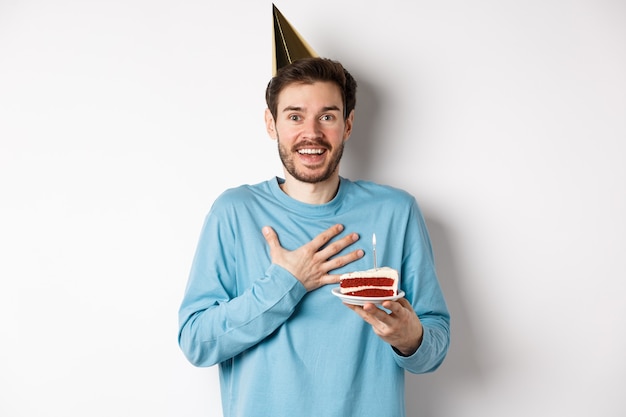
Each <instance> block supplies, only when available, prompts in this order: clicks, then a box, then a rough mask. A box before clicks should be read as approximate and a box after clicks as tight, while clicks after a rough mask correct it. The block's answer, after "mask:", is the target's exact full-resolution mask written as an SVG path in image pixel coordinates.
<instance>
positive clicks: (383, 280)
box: [339, 267, 398, 297]
mask: <svg viewBox="0 0 626 417" xmlns="http://www.w3.org/2000/svg"><path fill="white" fill-rule="evenodd" d="M339 278H340V279H341V281H340V283H339V291H340V292H341V294H345V295H355V296H358V297H390V296H394V295H397V294H398V271H396V270H395V269H392V268H389V267H382V268H376V269H368V270H367V271H356V272H350V273H348V274H343V275H341V277H339Z"/></svg>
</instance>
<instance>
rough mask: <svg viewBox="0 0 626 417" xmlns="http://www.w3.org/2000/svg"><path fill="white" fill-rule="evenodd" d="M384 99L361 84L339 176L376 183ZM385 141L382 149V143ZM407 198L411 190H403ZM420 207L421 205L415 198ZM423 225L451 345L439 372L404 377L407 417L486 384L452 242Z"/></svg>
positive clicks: (438, 412)
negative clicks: (447, 313) (443, 300)
mask: <svg viewBox="0 0 626 417" xmlns="http://www.w3.org/2000/svg"><path fill="white" fill-rule="evenodd" d="M386 101H388V100H387V98H386V97H384V96H383V94H382V93H381V92H380V91H376V90H375V88H374V87H373V86H372V85H371V84H369V83H368V82H367V81H366V80H363V79H359V89H358V92H357V108H356V112H355V123H354V130H353V132H352V136H351V138H350V140H349V141H348V143H347V145H346V148H347V151H346V152H345V154H344V158H343V159H342V164H341V169H342V175H343V176H345V177H347V178H350V179H353V180H356V179H369V180H373V181H380V179H378V178H375V177H374V178H373V177H372V176H375V175H377V172H379V171H377V170H376V169H374V168H373V165H372V163H373V162H374V161H373V158H374V156H375V155H378V154H379V152H378V147H379V146H381V147H382V146H388V142H387V141H388V139H389V138H387V137H386V135H385V133H386V129H385V126H384V125H385V123H387V122H392V121H391V120H388V121H387V122H386V121H385V120H387V119H386V117H387V116H388V115H386V114H383V113H385V111H386V109H389V108H392V107H393V105H392V104H389V103H388V102H386ZM381 138H384V139H385V142H386V143H387V144H385V143H383V142H382V141H381ZM400 145H401V144H400V143H395V144H393V146H400ZM407 191H409V192H411V190H407ZM416 197H418V201H419V196H416ZM425 217H426V224H427V227H428V230H429V233H430V238H431V241H432V245H433V251H434V254H435V263H436V268H437V274H438V276H439V280H440V283H441V287H442V290H443V293H444V296H445V297H446V301H447V303H448V308H449V310H450V314H451V344H450V349H449V351H448V356H447V357H446V360H445V361H444V363H443V364H442V365H441V367H440V368H439V369H438V370H437V371H435V372H434V373H430V374H421V375H413V374H410V373H408V372H407V373H406V411H407V416H409V417H417V416H419V417H439V416H443V415H444V413H445V409H442V407H441V404H443V403H445V402H446V401H447V400H449V398H447V397H446V396H447V395H449V394H450V393H453V392H458V391H456V390H454V389H451V388H452V387H453V386H458V385H464V386H466V385H470V386H472V385H476V384H479V385H480V384H482V382H483V381H484V376H483V372H482V371H481V367H480V364H479V352H477V351H476V346H477V345H476V343H475V340H474V336H473V332H472V323H471V314H470V313H471V312H468V311H467V308H466V307H465V304H464V302H463V298H462V293H461V291H460V288H459V285H458V283H459V280H460V274H459V271H458V268H457V267H456V263H455V259H454V253H453V246H454V245H453V242H452V240H451V237H450V235H449V233H448V231H447V230H446V228H445V225H444V222H443V221H441V220H440V219H436V218H435V217H433V216H430V215H426V214H425Z"/></svg>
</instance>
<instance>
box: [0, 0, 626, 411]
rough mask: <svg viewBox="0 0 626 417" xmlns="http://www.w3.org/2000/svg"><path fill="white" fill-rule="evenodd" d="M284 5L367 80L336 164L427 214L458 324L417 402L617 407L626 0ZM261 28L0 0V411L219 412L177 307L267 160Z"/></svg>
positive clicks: (412, 393)
mask: <svg viewBox="0 0 626 417" xmlns="http://www.w3.org/2000/svg"><path fill="white" fill-rule="evenodd" d="M277 6H278V7H279V9H280V10H281V11H282V12H283V14H284V15H285V16H286V17H287V19H288V20H290V21H291V23H292V24H293V25H294V26H295V27H296V28H297V29H298V30H299V31H300V33H301V34H302V35H303V36H304V37H305V38H306V39H307V41H308V42H309V43H310V44H311V45H312V46H313V47H314V48H315V49H316V50H317V51H318V53H320V54H321V55H324V56H328V57H331V58H335V59H340V60H341V61H342V62H343V63H344V64H346V66H347V67H348V68H349V69H350V70H351V72H352V73H353V74H354V75H355V77H356V78H357V79H358V81H359V83H360V90H359V95H358V103H357V117H356V128H355V132H354V134H353V136H352V138H351V140H350V142H349V144H348V147H347V151H346V156H345V158H344V163H343V167H342V168H343V170H342V174H343V175H344V176H347V177H350V178H353V179H356V178H359V177H360V178H366V179H373V180H376V181H378V182H383V183H389V184H392V185H395V186H398V187H401V188H405V189H406V190H408V191H410V192H411V193H413V194H414V195H416V196H417V198H418V201H419V202H420V204H421V206H422V209H423V211H424V213H425V216H426V220H427V223H428V226H429V228H430V231H431V237H432V240H433V246H434V248H435V251H436V253H435V255H436V259H437V267H438V270H439V274H440V279H441V281H442V285H443V288H444V291H445V294H446V297H447V299H448V301H449V306H450V310H451V312H452V314H453V336H452V345H451V349H450V352H449V356H448V359H447V361H446V362H445V364H444V365H443V366H442V367H441V368H440V369H439V370H438V371H437V372H436V373H434V374H429V375H420V376H413V375H410V376H409V377H408V386H407V391H408V395H407V397H408V414H409V416H424V417H439V416H441V417H444V416H445V417H457V416H458V417H471V416H480V417H501V416H507V417H512V416H513V417H515V416H531V415H532V416H557V415H559V416H581V417H582V416H607V417H608V416H610V417H613V416H615V417H618V416H620V417H621V416H624V415H626V400H625V398H624V386H625V384H626V359H625V357H626V355H625V354H624V353H625V352H626V323H625V317H626V302H625V292H626V284H625V278H626V266H625V262H624V251H625V249H626V238H625V235H626V219H625V218H626V216H625V215H624V213H626V187H625V186H624V181H625V178H626V163H625V162H626V161H625V159H626V158H625V157H626V117H625V116H626V5H625V3H624V2H621V1H618V0H613V1H611V0H579V1H566V0H543V1H535V0H530V1H488V0H480V1H462V0H449V1H437V2H433V1H421V0H420V1H411V2H409V1H401V0H387V1H385V2H368V1H357V0H350V1H343V2H339V1H336V0H318V1H316V2H295V1H288V0H284V1H282V2H278V3H277ZM271 30H272V29H271V2H266V1H252V0H247V1H232V2H231V1H219V2H218V1H176V2H175V1H164V0H160V1H159V0H157V1H148V0H123V1H122V0H117V1H110V0H109V1H104V0H102V1H78V0H75V1H70V0H58V1H54V2H49V1H34V0H30V1H29V0H21V1H18V0H0V193H1V199H2V200H1V205H0V210H1V211H0V213H1V217H0V257H1V258H0V326H1V327H0V329H1V333H0V352H1V353H0V382H1V383H2V393H1V394H0V415H2V416H8V417H9V416H10V417H18V416H19V417H22V416H29V417H30V416H91V417H98V416H107V417H108V416H118V417H122V416H148V415H149V416H157V417H159V416H163V417H165V416H170V417H173V416H176V417H178V416H190V417H193V416H219V415H220V413H221V411H220V403H219V387H218V382H217V368H216V367H213V368H207V369H200V368H194V367H192V366H191V365H189V364H188V363H187V362H186V360H185V359H184V357H183V355H182V353H181V352H180V350H179V349H178V346H177V343H176V333H177V309H178V305H179V302H180V300H181V297H182V294H183V290H184V286H185V283H186V279H187V273H188V271H189V266H190V264H191V259H192V256H193V251H194V250H195V245H196V241H197V237H198V234H199V231H200V227H201V224H202V221H203V218H204V214H205V213H206V211H207V210H208V209H209V207H210V205H211V203H212V201H213V200H214V199H215V197H216V196H217V195H218V194H219V193H220V192H222V191H223V190H224V189H225V188H227V187H231V186H235V185H239V184H241V183H256V182H259V181H263V180H265V179H268V178H270V177H272V176H274V175H282V170H281V167H280V163H279V160H278V158H277V156H276V150H275V143H274V142H273V141H270V140H269V138H268V137H267V135H266V133H265V131H264V125H263V111H264V108H265V104H264V100H263V94H264V90H265V86H266V83H267V81H268V80H269V78H270V76H271V33H272V32H271ZM250 232H251V233H254V231H250ZM329 383H332V381H329Z"/></svg>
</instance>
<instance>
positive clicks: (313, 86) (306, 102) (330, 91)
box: [278, 81, 343, 111]
mask: <svg viewBox="0 0 626 417" xmlns="http://www.w3.org/2000/svg"><path fill="white" fill-rule="evenodd" d="M330 106H336V107H338V108H340V109H341V108H343V97H342V95H341V89H340V88H339V86H338V85H337V84H335V83H333V82H331V81H316V82H313V83H301V82H296V83H291V84H288V85H286V86H285V87H284V88H283V89H282V90H281V92H280V94H279V95H278V111H282V110H283V109H284V108H285V107H307V108H308V107H330Z"/></svg>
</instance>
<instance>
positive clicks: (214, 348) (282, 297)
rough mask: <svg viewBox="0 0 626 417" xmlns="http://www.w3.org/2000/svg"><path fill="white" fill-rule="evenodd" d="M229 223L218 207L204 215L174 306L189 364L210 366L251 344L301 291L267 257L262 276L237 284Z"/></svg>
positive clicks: (268, 330)
mask: <svg viewBox="0 0 626 417" xmlns="http://www.w3.org/2000/svg"><path fill="white" fill-rule="evenodd" d="M230 224H231V223H230V222H229V221H228V216H227V215H224V213H223V212H221V213H218V212H216V210H213V209H212V210H211V212H209V214H208V215H207V218H206V220H205V223H204V226H203V228H202V233H201V236H200V240H199V243H198V246H197V249H196V254H195V257H194V260H193V264H192V268H191V272H190V275H189V280H188V283H187V288H186V290H185V294H184V297H183V301H182V303H181V306H180V309H179V333H178V343H179V345H180V347H181V349H182V351H183V352H184V354H185V356H186V357H187V359H188V360H189V361H190V362H191V363H192V364H193V365H195V366H212V365H215V364H217V363H220V362H223V361H225V360H227V359H230V358H232V357H234V356H236V355H238V354H239V353H241V352H243V351H244V350H246V349H248V348H250V347H252V346H254V345H256V344H257V343H259V342H260V341H262V340H263V339H264V338H266V337H267V336H268V335H270V334H271V333H272V332H273V331H274V330H276V329H277V328H278V327H279V326H280V325H281V324H282V323H284V322H285V321H286V320H287V319H288V318H289V317H290V316H291V314H292V313H293V311H294V310H295V308H296V306H297V305H298V303H299V302H300V300H301V299H302V297H304V295H305V294H306V289H305V288H304V286H302V284H301V283H300V282H299V281H298V280H297V279H296V278H295V277H294V276H293V275H291V274H290V273H289V272H288V271H287V270H285V269H283V268H281V267H279V266H278V265H274V264H270V263H269V262H270V261H269V260H265V262H267V264H268V267H267V269H266V271H265V273H264V275H262V276H259V277H258V278H254V277H251V278H250V279H249V280H248V281H249V282H251V285H250V286H249V287H248V288H241V289H240V288H238V285H239V284H238V283H239V282H241V280H238V279H237V277H236V274H237V271H238V269H237V265H236V263H235V258H234V256H233V254H232V253H231V249H232V248H233V247H235V245H234V243H235V239H236V238H237V236H236V235H237V233H236V232H235V231H234V230H232V228H231V226H230ZM259 233H260V230H259ZM252 261H257V260H255V259H253V260H252Z"/></svg>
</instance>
